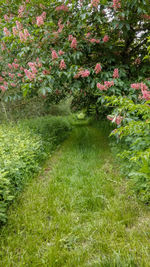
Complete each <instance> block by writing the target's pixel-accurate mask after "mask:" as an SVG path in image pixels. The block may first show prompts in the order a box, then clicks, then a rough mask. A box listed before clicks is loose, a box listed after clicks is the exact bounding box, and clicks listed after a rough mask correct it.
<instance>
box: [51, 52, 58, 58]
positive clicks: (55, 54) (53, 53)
mask: <svg viewBox="0 0 150 267" xmlns="http://www.w3.org/2000/svg"><path fill="white" fill-rule="evenodd" d="M57 58H58V55H57V53H56V51H55V50H53V51H52V60H55V59H57Z"/></svg>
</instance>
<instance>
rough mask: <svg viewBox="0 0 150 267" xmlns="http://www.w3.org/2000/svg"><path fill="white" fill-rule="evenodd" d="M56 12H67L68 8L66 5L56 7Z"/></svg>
mask: <svg viewBox="0 0 150 267" xmlns="http://www.w3.org/2000/svg"><path fill="white" fill-rule="evenodd" d="M55 10H56V11H61V10H63V11H65V12H68V11H69V9H68V7H67V6H66V5H64V4H63V5H61V6H58V7H56V9H55Z"/></svg>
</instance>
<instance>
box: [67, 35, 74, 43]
mask: <svg viewBox="0 0 150 267" xmlns="http://www.w3.org/2000/svg"><path fill="white" fill-rule="evenodd" d="M72 40H73V36H72V35H71V34H70V35H69V36H68V41H69V42H71V41H72Z"/></svg>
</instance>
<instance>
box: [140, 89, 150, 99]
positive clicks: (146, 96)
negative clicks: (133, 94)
mask: <svg viewBox="0 0 150 267" xmlns="http://www.w3.org/2000/svg"><path fill="white" fill-rule="evenodd" d="M142 98H143V99H145V100H147V101H148V100H150V91H146V90H143V91H142Z"/></svg>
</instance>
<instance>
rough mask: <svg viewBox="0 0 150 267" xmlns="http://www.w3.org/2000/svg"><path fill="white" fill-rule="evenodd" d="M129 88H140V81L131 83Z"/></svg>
mask: <svg viewBox="0 0 150 267" xmlns="http://www.w3.org/2000/svg"><path fill="white" fill-rule="evenodd" d="M131 88H133V89H136V90H139V89H140V83H132V84H131Z"/></svg>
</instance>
